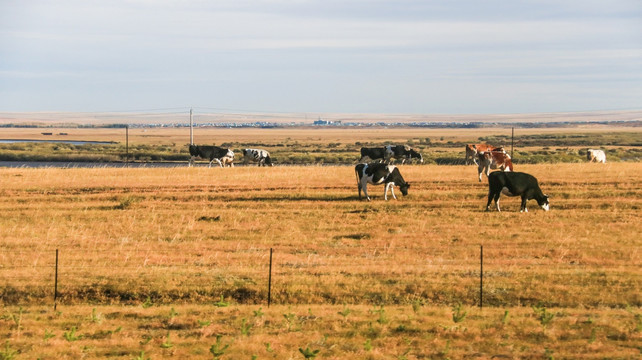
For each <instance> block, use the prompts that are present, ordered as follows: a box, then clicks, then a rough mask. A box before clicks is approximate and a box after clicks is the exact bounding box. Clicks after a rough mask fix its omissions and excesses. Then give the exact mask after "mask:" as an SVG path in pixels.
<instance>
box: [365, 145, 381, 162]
mask: <svg viewBox="0 0 642 360" xmlns="http://www.w3.org/2000/svg"><path fill="white" fill-rule="evenodd" d="M367 159H370V160H371V161H377V160H380V161H383V160H385V159H386V148H385V147H378V148H367V147H362V148H361V159H359V162H360V163H365V162H366V160H367Z"/></svg>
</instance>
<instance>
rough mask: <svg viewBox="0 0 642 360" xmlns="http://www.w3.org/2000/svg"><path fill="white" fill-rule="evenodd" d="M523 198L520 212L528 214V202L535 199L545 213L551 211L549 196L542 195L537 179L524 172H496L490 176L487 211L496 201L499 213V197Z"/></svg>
mask: <svg viewBox="0 0 642 360" xmlns="http://www.w3.org/2000/svg"><path fill="white" fill-rule="evenodd" d="M501 194H504V195H508V196H521V197H522V206H521V208H520V210H519V211H520V212H528V209H527V208H526V201H528V200H531V199H535V200H536V201H537V204H538V205H539V206H541V207H542V209H544V210H545V211H548V209H549V203H548V196H547V195H545V194H544V193H542V190H540V188H539V185H538V184H537V179H536V178H535V177H534V176H533V175H530V174H526V173H522V172H504V171H494V172H492V173H490V176H488V203H487V204H486V211H490V203H491V202H492V201H493V199H495V206H496V207H497V211H501V210H500V209H499V196H500V195H501Z"/></svg>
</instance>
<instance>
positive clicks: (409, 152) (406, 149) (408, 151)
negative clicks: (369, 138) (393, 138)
mask: <svg viewBox="0 0 642 360" xmlns="http://www.w3.org/2000/svg"><path fill="white" fill-rule="evenodd" d="M384 149H385V150H386V153H385V161H386V162H388V163H389V164H392V163H393V162H394V160H393V161H390V159H393V158H394V159H401V163H402V164H403V163H405V162H406V160H408V161H412V159H419V162H420V163H423V162H424V158H423V157H422V156H421V154H420V153H418V152H417V151H415V150H414V149H412V148H411V147H410V146H408V145H387V146H386V147H385V148H384Z"/></svg>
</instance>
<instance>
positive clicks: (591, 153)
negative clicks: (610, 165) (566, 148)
mask: <svg viewBox="0 0 642 360" xmlns="http://www.w3.org/2000/svg"><path fill="white" fill-rule="evenodd" d="M586 159H587V160H588V161H589V162H594V161H595V162H598V163H603V164H606V154H605V153H604V151H603V150H595V149H588V150H587V151H586Z"/></svg>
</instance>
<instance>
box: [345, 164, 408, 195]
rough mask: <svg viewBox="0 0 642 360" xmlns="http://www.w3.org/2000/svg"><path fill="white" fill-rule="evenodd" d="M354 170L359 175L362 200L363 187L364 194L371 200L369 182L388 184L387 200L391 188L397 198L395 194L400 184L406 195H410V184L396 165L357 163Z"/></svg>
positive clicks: (358, 184)
mask: <svg viewBox="0 0 642 360" xmlns="http://www.w3.org/2000/svg"><path fill="white" fill-rule="evenodd" d="M354 172H355V174H356V176H357V189H358V191H359V200H361V189H363V194H364V195H365V197H366V199H368V201H370V196H368V184H373V185H380V184H386V187H385V191H384V193H383V196H384V199H385V200H388V189H390V190H391V192H392V197H393V198H394V199H395V200H397V197H396V196H395V188H394V187H395V186H399V189H400V190H401V193H402V194H403V195H404V196H406V195H408V188H409V187H410V184H408V183H407V182H406V181H405V180H404V179H403V177H402V176H401V173H400V172H399V169H398V168H397V167H396V166H394V165H386V164H383V163H370V164H357V166H356V167H355V168H354Z"/></svg>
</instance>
